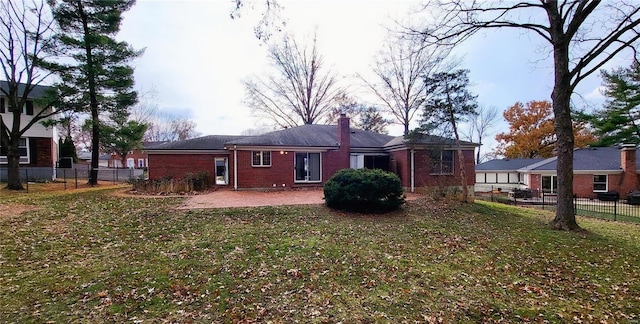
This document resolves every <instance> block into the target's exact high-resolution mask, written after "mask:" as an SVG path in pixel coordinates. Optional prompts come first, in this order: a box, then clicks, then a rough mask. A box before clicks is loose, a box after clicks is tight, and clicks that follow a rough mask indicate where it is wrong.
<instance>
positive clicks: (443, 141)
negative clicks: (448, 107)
mask: <svg viewBox="0 0 640 324" xmlns="http://www.w3.org/2000/svg"><path fill="white" fill-rule="evenodd" d="M410 144H417V145H421V144H422V145H425V144H427V145H456V141H455V139H452V138H446V137H442V136H436V135H428V134H416V135H412V136H411V137H409V138H404V136H398V137H395V138H394V139H393V140H391V141H389V142H388V143H387V144H386V145H385V146H387V147H391V146H396V145H410ZM460 145H463V146H480V145H478V144H476V143H473V142H467V141H460Z"/></svg>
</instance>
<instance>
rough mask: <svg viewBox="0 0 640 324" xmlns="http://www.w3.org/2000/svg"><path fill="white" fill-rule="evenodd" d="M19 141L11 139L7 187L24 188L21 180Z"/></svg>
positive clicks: (8, 154)
mask: <svg viewBox="0 0 640 324" xmlns="http://www.w3.org/2000/svg"><path fill="white" fill-rule="evenodd" d="M18 144H19V141H10V143H9V147H8V148H7V189H9V190H24V187H23V186H22V181H20V151H19V150H18Z"/></svg>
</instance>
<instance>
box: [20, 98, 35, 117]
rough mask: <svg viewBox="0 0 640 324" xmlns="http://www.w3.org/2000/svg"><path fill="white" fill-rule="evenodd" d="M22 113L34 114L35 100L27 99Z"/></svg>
mask: <svg viewBox="0 0 640 324" xmlns="http://www.w3.org/2000/svg"><path fill="white" fill-rule="evenodd" d="M22 113H23V114H25V115H29V116H33V101H31V100H27V102H25V103H24V108H23V109H22Z"/></svg>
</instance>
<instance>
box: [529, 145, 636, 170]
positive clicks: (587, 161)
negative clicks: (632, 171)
mask: <svg viewBox="0 0 640 324" xmlns="http://www.w3.org/2000/svg"><path fill="white" fill-rule="evenodd" d="M636 161H640V150H637V151H636ZM557 165H558V159H557V158H550V159H548V162H546V163H542V164H541V165H539V166H537V167H535V168H532V169H530V170H536V171H551V170H556V168H557ZM637 166H640V164H638V165H637ZM573 170H574V171H621V170H622V169H621V162H620V148H618V147H589V148H583V149H577V150H575V151H573Z"/></svg>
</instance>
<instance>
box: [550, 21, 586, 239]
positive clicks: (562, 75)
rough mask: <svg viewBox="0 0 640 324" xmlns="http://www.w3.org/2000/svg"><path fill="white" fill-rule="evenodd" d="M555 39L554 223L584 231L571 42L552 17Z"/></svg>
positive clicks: (553, 93) (558, 22)
mask: <svg viewBox="0 0 640 324" xmlns="http://www.w3.org/2000/svg"><path fill="white" fill-rule="evenodd" d="M550 26H551V29H552V31H551V33H550V34H551V35H552V37H553V61H554V64H555V83H554V85H553V92H552V93H551V100H552V102H553V113H554V116H555V132H556V136H557V138H558V142H557V146H556V148H557V155H558V160H557V169H556V170H557V177H558V198H557V199H558V208H557V209H556V217H555V218H554V220H553V221H552V222H551V224H552V225H553V227H554V228H556V229H559V230H566V231H573V230H578V229H580V227H579V226H578V223H576V216H575V214H574V211H573V145H574V138H573V127H572V122H571V75H570V73H569V41H568V40H567V39H566V37H565V36H564V32H563V31H562V28H563V25H562V21H561V19H560V16H559V15H557V16H553V15H550Z"/></svg>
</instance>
